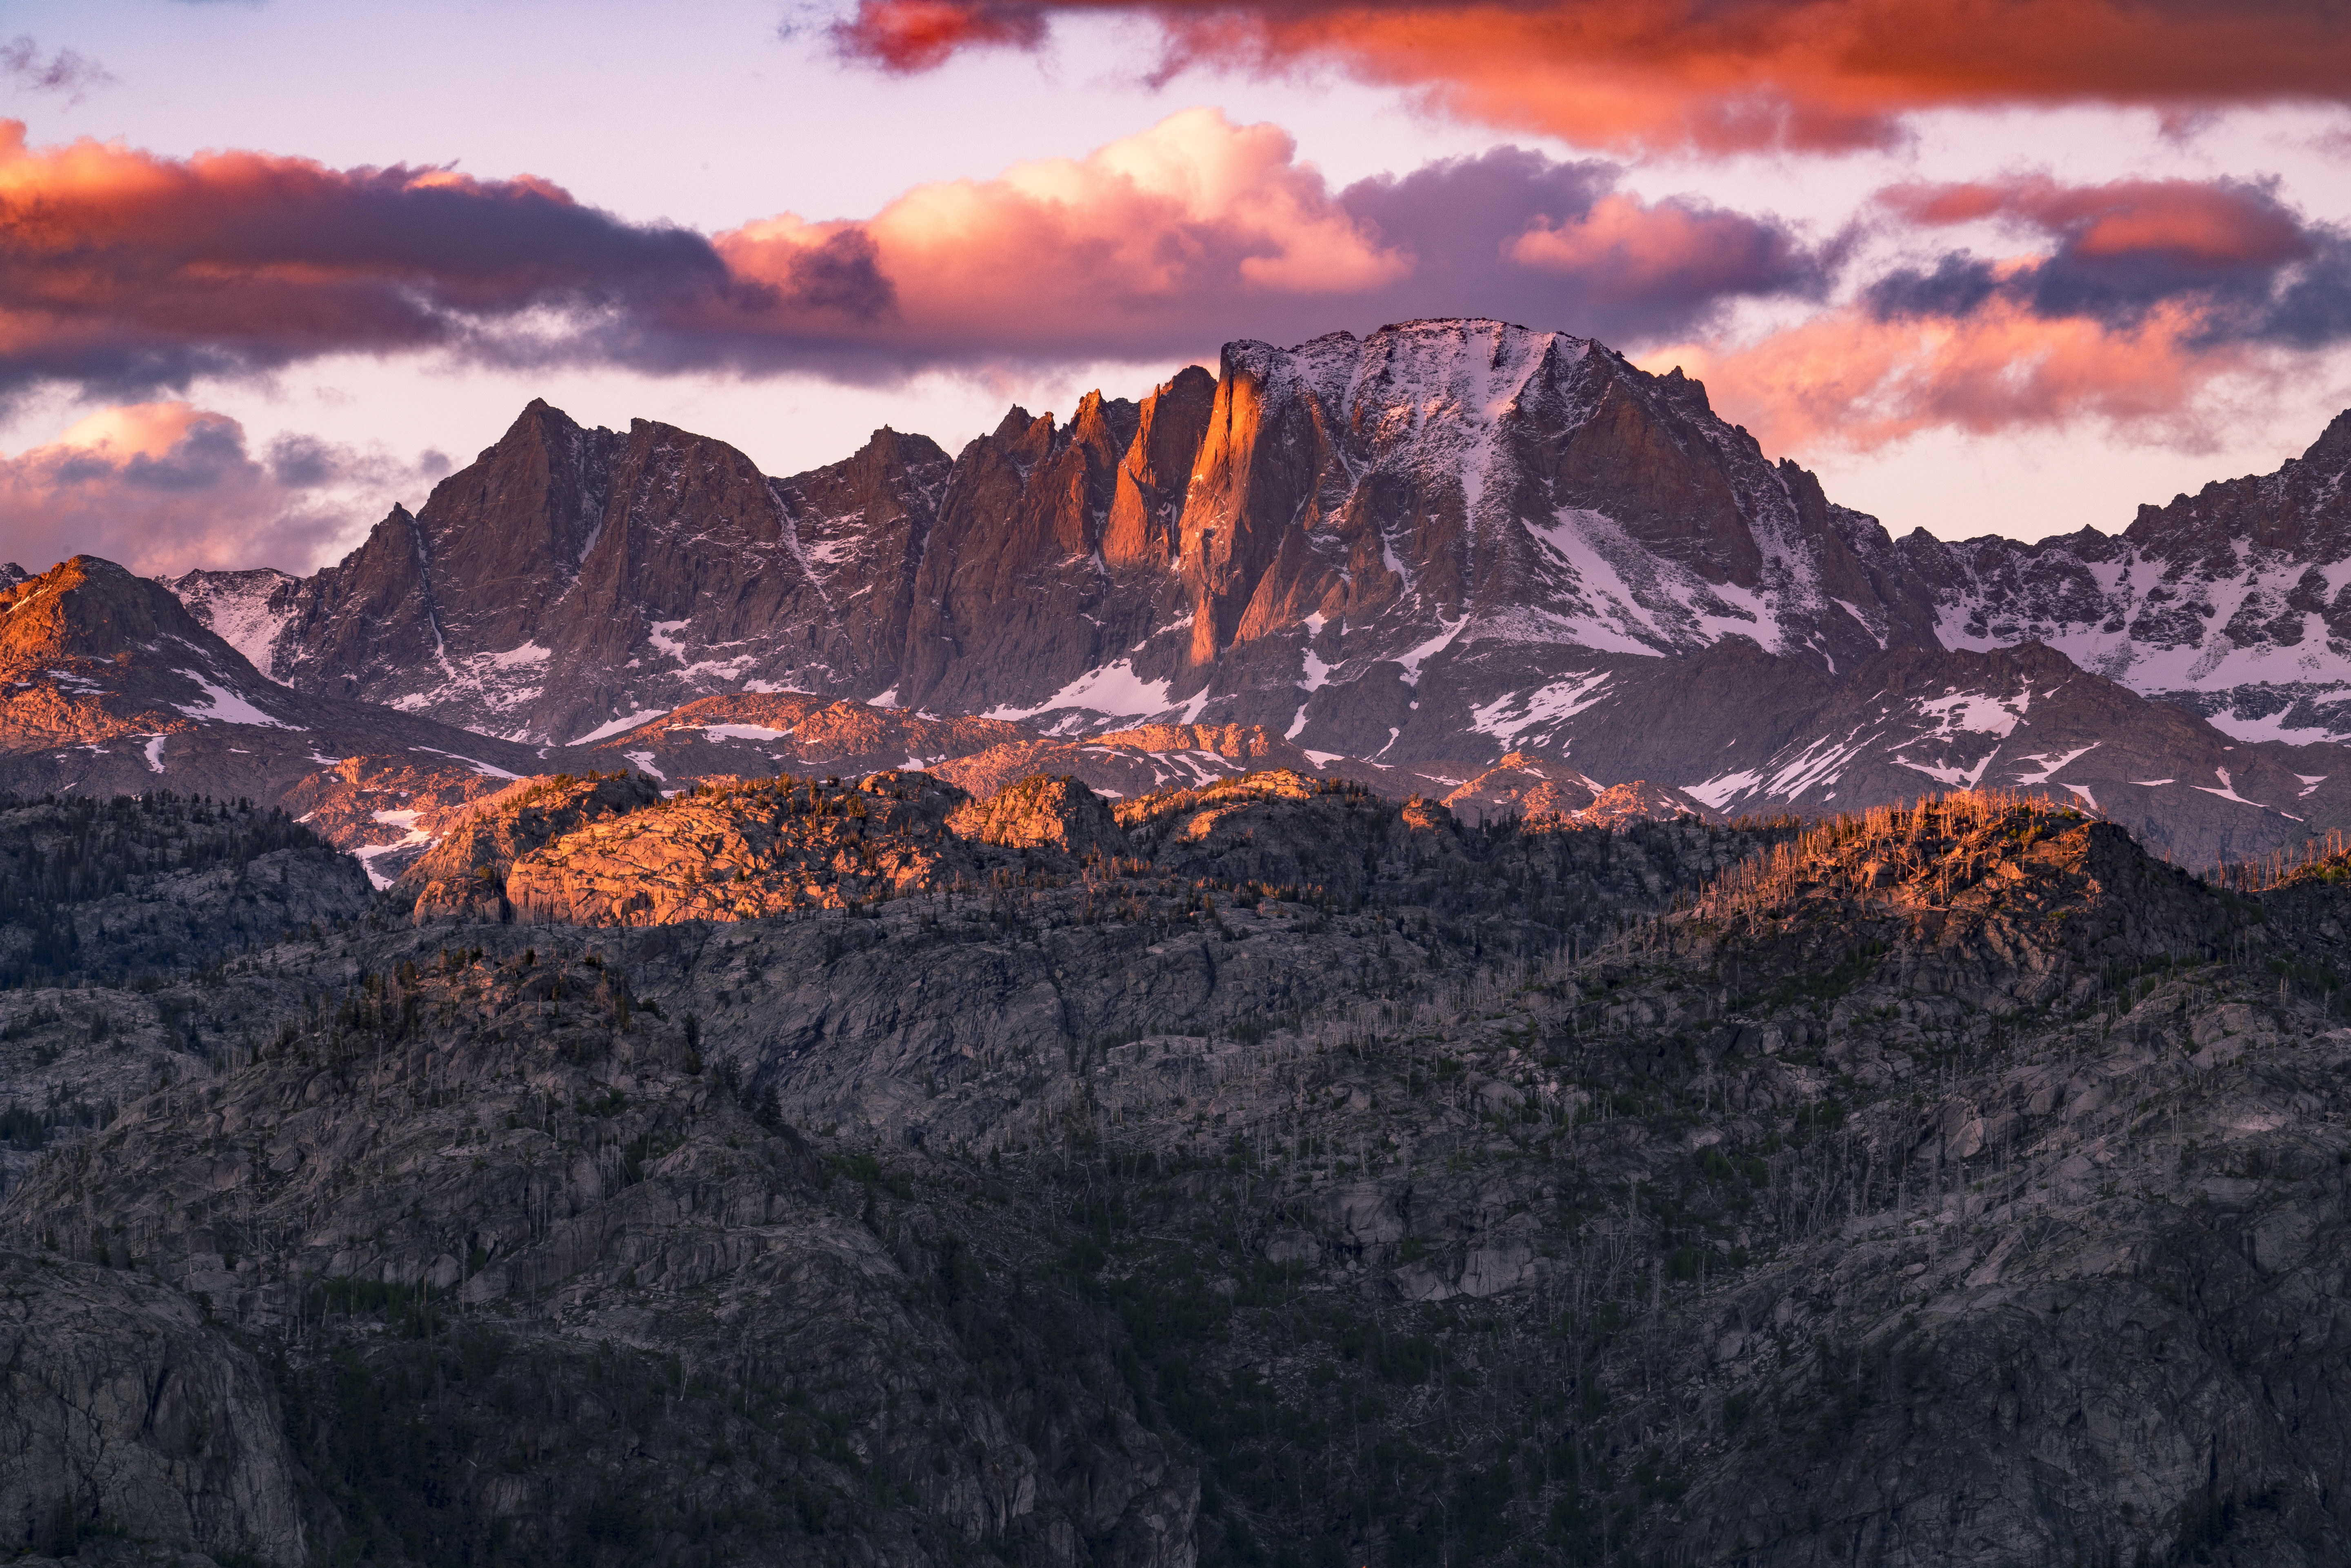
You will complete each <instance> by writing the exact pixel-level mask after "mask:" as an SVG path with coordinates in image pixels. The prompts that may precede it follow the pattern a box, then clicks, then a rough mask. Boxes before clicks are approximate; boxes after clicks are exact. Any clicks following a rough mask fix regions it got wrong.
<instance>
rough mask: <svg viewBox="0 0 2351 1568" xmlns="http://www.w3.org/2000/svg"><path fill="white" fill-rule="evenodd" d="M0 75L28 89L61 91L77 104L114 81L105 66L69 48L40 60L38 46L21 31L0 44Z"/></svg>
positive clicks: (67, 99)
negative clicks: (92, 91) (95, 90)
mask: <svg viewBox="0 0 2351 1568" xmlns="http://www.w3.org/2000/svg"><path fill="white" fill-rule="evenodd" d="M0 76H5V77H6V78H8V79H9V80H10V81H13V82H15V83H16V85H17V86H18V87H20V88H22V89H26V91H28V92H54V93H62V94H64V95H65V99H66V101H67V102H68V103H79V102H80V101H81V100H82V99H84V98H85V97H87V96H89V92H90V90H91V89H94V88H101V87H106V86H109V85H110V84H111V83H112V82H113V80H114V76H113V73H111V72H110V71H109V70H108V69H107V68H105V67H104V66H102V65H99V63H98V62H97V61H96V60H94V59H91V58H90V57H89V56H88V55H84V54H79V53H77V52H76V51H74V50H72V49H58V50H56V51H55V52H53V53H52V54H50V56H49V57H48V58H47V59H43V58H42V57H41V47H40V45H38V44H37V43H35V42H34V41H33V40H32V39H31V38H30V37H26V36H25V35H24V34H22V33H19V34H18V35H17V36H16V37H13V38H11V39H9V40H8V41H7V42H6V43H5V44H0Z"/></svg>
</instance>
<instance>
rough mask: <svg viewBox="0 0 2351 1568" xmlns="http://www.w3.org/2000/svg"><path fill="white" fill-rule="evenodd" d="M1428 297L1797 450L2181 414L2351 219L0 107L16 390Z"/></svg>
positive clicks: (1237, 137)
mask: <svg viewBox="0 0 2351 1568" xmlns="http://www.w3.org/2000/svg"><path fill="white" fill-rule="evenodd" d="M1889 256H1891V257H1892V258H1893V259H1890V260H1889V259H1887V258H1888V257H1889ZM1436 316H1486V317H1498V318H1501V319H1507V320H1513V321H1518V322H1522V323H1525V324H1528V325H1531V326H1536V327H1541V328H1545V329H1566V330H1570V331H1573V332H1576V333H1579V334H1583V335H1587V336H1592V337H1596V338H1599V339H1601V340H1604V341H1606V342H1608V343H1610V344H1612V345H1614V346H1616V347H1619V348H1623V349H1625V350H1628V351H1630V352H1633V353H1635V355H1636V356H1638V357H1640V358H1642V359H1644V360H1646V361H1654V362H1657V363H1660V364H1661V365H1662V364H1664V363H1668V362H1671V358H1672V357H1674V356H1678V357H1679V358H1681V360H1682V361H1683V362H1684V363H1685V364H1686V365H1688V366H1690V367H1691V368H1693V369H1698V370H1700V371H1701V373H1704V374H1706V375H1707V376H1708V380H1709V382H1711V383H1712V384H1713V387H1714V391H1715V393H1716V397H1717V401H1718V404H1719V406H1720V407H1721V408H1722V409H1723V410H1724V412H1725V413H1727V414H1729V416H1730V417H1732V418H1734V419H1737V420H1739V421H1740V422H1742V423H1748V424H1750V426H1752V427H1754V428H1756V429H1757V431H1758V433H1759V434H1761V435H1763V436H1764V437H1765V438H1766V440H1767V441H1768V442H1769V443H1770V444H1772V445H1773V446H1774V447H1775V449H1777V450H1781V451H1799V452H1801V451H1805V450H1808V449H1812V448H1815V447H1819V446H1822V445H1842V446H1847V447H1866V446H1872V445H1879V444H1886V443H1889V442H1895V441H1899V440H1901V439H1902V438H1904V437H1905V436H1906V435H1908V434H1913V433H1915V432H1917V431H1918V430H1922V429H1926V428H1928V427H1932V426H1938V425H1939V426H1946V427H1950V428H1956V429H1963V430H1969V431H1975V432H1988V431H1996V430H2000V429H2003V428H2010V427H2014V426H2022V425H2051V424H2055V425H2063V424H2066V423H2072V422H2074V421H2079V420H2084V419H2091V420H2101V421H2105V422H2107V423H2113V424H2116V425H2121V426H2129V427H2131V428H2133V429H2135V430H2138V431H2142V432H2151V433H2157V434H2158V437H2159V438H2162V439H2171V438H2173V437H2174V436H2176V435H2177V434H2179V432H2180V431H2181V430H2183V429H2186V428H2189V426H2191V425H2192V424H2193V423H2194V422H2195V421H2196V420H2197V419H2199V418H2200V417H2202V413H2201V410H2202V406H2203V405H2202V400H2204V399H2205V395H2206V390H2207V389H2208V388H2209V387H2210V386H2211V385H2213V384H2215V382H2216V378H2226V377H2231V376H2235V377H2244V376H2248V375H2252V376H2256V377H2258V376H2259V375H2262V374H2276V373H2279V367H2282V366H2287V365H2291V364H2293V363H2294V362H2297V361H2296V356H2302V357H2303V360H2304V362H2306V361H2307V356H2309V355H2310V354H2312V353H2314V352H2320V351H2331V350H2334V349H2335V348H2336V347H2338V346H2339V345H2341V344H2343V343H2345V342H2346V341H2351V248H2347V247H2346V239H2345V236H2344V235H2342V234H2341V233H2340V232H2339V231H2338V230H2336V229H2335V228H2333V227H2330V226H2329V225H2325V224H2322V223H2316V222H2313V221H2310V220H2308V219H2306V218H2304V216H2303V215H2302V214H2299V213H2297V212H2296V211H2295V210H2294V209H2293V208H2292V207H2291V206H2290V205H2288V204H2286V203H2285V202H2284V201H2283V199H2282V198H2281V197H2280V196H2279V195H2278V193H2277V192H2276V191H2275V190H2274V189H2273V188H2272V187H2269V186H2266V185H2262V184H2260V183H2246V182H2241V181H2227V180H2220V181H2205V182H2191V181H2136V182H2125V183H2110V184H2105V185H2069V184H2065V183H2061V182H2058V181H2056V180H2053V179H2051V178H2047V177H2043V176H2015V177H2004V178H2002V179H2001V180H1998V181H1991V182H1981V183H1963V184H1940V185H1931V186H1928V185H1912V186H1902V187H1897V188H1895V189H1892V190H1888V191H1885V192H1881V193H1879V194H1878V195H1877V197H1876V198H1875V199H1874V200H1872V201H1869V202H1866V203H1865V204H1863V206H1862V208H1861V210H1860V211H1859V212H1858V213H1857V214H1856V215H1855V217H1854V218H1852V219H1851V220H1850V221H1848V222H1846V223H1845V225H1844V226H1843V227H1842V228H1841V229H1840V230H1839V231H1838V232H1837V233H1836V234H1834V235H1828V236H1825V237H1823V236H1820V235H1813V234H1810V233H1807V232H1806V231H1804V230H1802V229H1800V228H1798V227H1797V226H1795V225H1792V224H1790V223H1787V222H1785V221H1783V220H1782V219H1780V218H1778V217H1776V216H1774V215H1771V214H1766V213H1752V212H1741V211H1737V210H1733V209H1731V208H1728V207H1725V206H1721V205H1717V204H1709V203H1708V202H1705V201H1701V200H1698V199H1694V198H1691V197H1687V196H1678V195H1670V194H1667V195H1658V196H1654V197H1653V196H1650V195H1646V194H1644V193H1641V192H1640V191H1638V190H1636V189H1634V188H1632V187H1631V186H1630V184H1629V183H1628V176H1627V173H1626V172H1625V169H1624V168H1623V167H1622V166H1621V165H1619V164H1617V163H1614V162H1607V161H1602V160H1568V161H1562V160H1560V159H1557V158H1554V157H1552V156H1549V155H1546V154H1544V153H1541V152H1532V151H1529V150H1526V149H1522V148H1518V147H1512V146H1501V147H1496V148H1493V149H1491V150H1489V151H1488V152H1483V153H1480V154H1479V155H1477V156H1474V157H1465V158H1456V159H1450V160H1446V161H1442V162H1431V163H1428V164H1425V165H1423V166H1422V167H1420V168H1418V169H1415V170H1412V171H1409V172H1402V173H1398V174H1394V175H1381V176H1378V177H1375V178H1371V179H1366V180H1362V181H1358V182H1356V183H1352V184H1348V185H1346V186H1344V187H1334V186H1333V185H1332V183H1330V182H1329V181H1328V180H1326V179H1325V177H1324V176H1323V175H1322V172H1320V171H1319V170H1318V169H1317V168H1315V166H1314V165H1312V164H1311V163H1309V162H1303V161H1301V158H1300V156H1299V152H1298V149H1297V146H1296V144H1295V143H1294V141H1292V139H1291V138H1290V135H1289V134H1288V133H1287V132H1286V131H1283V130H1282V129H1281V128H1280V127H1279V126H1275V125H1270V124H1237V123H1235V122H1233V121H1232V120H1228V118H1226V117H1225V116H1224V115H1223V114H1222V113H1220V112H1219V111H1217V110H1208V109H1198V110H1186V111H1183V112H1181V113H1178V114H1175V115H1173V116H1170V117H1168V118H1167V119H1165V120H1162V121H1160V122H1159V123H1158V124H1156V125H1155V126H1152V127H1150V128H1149V129H1147V130H1145V131H1140V132H1138V133H1136V134H1134V135H1131V136H1127V137H1123V138H1121V139H1119V140H1117V141H1111V142H1108V143H1106V144H1105V145H1103V146H1101V147H1099V148H1097V149H1095V150H1094V151H1093V152H1090V153H1088V154H1086V155H1084V156H1082V157H1075V158H1054V159H1044V160H1038V161H1035V162H1025V163H1019V164H1015V165H1013V166H1012V167H1010V168H1008V169H1006V170H1005V171H1004V172H1001V173H999V174H997V175H995V176H993V177H991V178H987V179H965V180H956V181H946V182H936V183H926V184H922V185H917V186H915V187H914V188H912V189H910V190H908V191H906V192H904V193H902V194H900V195H898V196H896V197H894V198H893V199H892V200H890V201H888V202H886V203H884V204H882V206H881V207H880V208H879V209H878V210H876V211H874V212H872V214H868V215H865V216H862V217H853V218H840V219H831V220H818V219H810V218H806V217H802V216H800V215H799V214H790V213H785V214H777V215H774V216H770V217H764V218H759V219H757V220H755V221H752V222H748V223H746V224H744V225H741V226H739V227H737V228H732V229H727V230H725V231H723V232H720V233H717V234H715V235H700V234H695V233H691V232H688V231H684V230H680V229H676V228H672V227H665V226H662V225H633V224H631V223H628V222H626V221H624V220H622V219H621V218H618V217H615V216H613V215H612V214H607V213H602V212H600V211H598V210H596V209H594V208H592V207H590V206H587V205H585V204H581V203H580V202H578V201H577V200H575V199H574V198H573V197H572V196H571V195H570V194H569V193H566V192H564V191H562V190H560V189H559V188H557V187H555V186H553V185H550V184H548V183H545V182H543V181H538V180H532V179H516V180H505V181H493V180H475V179H472V178H468V177H464V176H460V175H457V174H455V173H453V172H450V171H447V170H441V169H424V170H418V169H408V168H392V169H370V168H361V169H353V170H340V171H339V170H334V169H329V168H327V167H325V166H323V165H320V164H318V163H315V162H307V161H303V160H298V159H286V158H277V157H269V156H265V155H261V154H256V153H213V154H206V155H204V156H201V157H197V158H192V159H185V160H179V159H169V158H163V157H160V156H157V155H154V154H151V153H146V152H138V151H135V150H132V149H129V148H126V147H124V146H121V145H120V144H115V143H96V142H89V141H79V142H74V143H71V144H68V145H65V146H60V147H47V148H36V147H31V146H28V145H27V144H26V140H25V136H24V131H23V128H22V127H21V126H16V125H13V124H10V123H8V122H5V121H0V399H5V396H6V395H7V394H8V393H9V392H23V391H25V390H26V389H29V388H33V387H36V386H41V385H63V386H66V387H68V388H71V389H73V390H75V391H78V392H80V393H81V394H82V395H84V396H87V397H91V398H93V399H101V400H104V401H107V402H117V403H134V402H149V401H153V400H157V399H168V398H170V397H172V396H173V395H183V396H184V395H187V394H188V393H189V392H190V391H191V389H192V388H193V386H194V385H195V383H197V382H200V381H202V380H203V379H204V378H206V377H216V378H235V377H246V378H252V377H256V376H266V375H267V374H268V373H270V372H272V371H277V370H278V369H280V368H282V367H286V366H289V365H293V364H296V363H298V362H300V361H306V360H313V359H322V358H324V357H326V356H329V355H336V354H350V353H354V352H356V353H361V354H372V355H375V356H379V357H390V356H396V355H405V356H425V357H426V358H425V359H424V360H423V362H424V363H427V364H433V365H436V366H437V365H439V364H441V363H443V362H444V361H455V362H456V363H457V364H458V365H459V366H460V367H463V366H466V365H487V366H492V367H502V368H506V369H510V370H511V369H521V370H524V371H545V370H549V369H555V368H564V369H577V368H581V367H585V368H588V369H590V370H603V369H620V370H627V371H641V372H653V373H661V374H679V375H701V376H719V377H736V376H749V377H758V376H769V375H779V374H813V375H816V376H819V377H823V378H830V379H831V380H833V381H835V382H858V383H865V384H888V383H893V382H898V381H899V380H901V379H902V378H905V377H909V376H913V375H916V374H919V373H921V372H925V371H956V372H970V373H973V374H977V375H981V376H987V375H990V374H994V373H998V372H1027V371H1051V370H1057V369H1061V368H1068V367H1074V366H1099V365H1106V364H1113V363H1125V364H1134V363H1144V364H1150V365H1155V366H1165V365H1171V364H1173V363H1180V362H1182V361H1184V360H1186V359H1210V358H1211V357H1212V356H1213V355H1214V354H1215V352H1216V350H1217V347H1218V345H1220V344H1221V343H1223V342H1226V341H1228V340H1233V339H1237V338H1258V339H1264V340H1271V341H1274V342H1280V343H1294V342H1300V341H1303V340H1307V339H1310V338H1313V337H1317V336H1320V335H1322V333H1325V332H1328V331H1330V330H1332V329H1334V328H1342V327H1343V328H1349V329H1354V330H1357V331H1368V330H1371V329H1374V328H1377V327H1378V326H1381V325H1383V324H1384V323H1386V322H1391V321H1397V320H1405V319H1413V318H1416V317H1436ZM1759 320H1769V321H1773V322H1777V323H1779V324H1780V325H1779V327H1778V329H1776V330H1773V331H1771V332H1769V333H1768V334H1766V335H1763V336H1761V337H1754V336H1751V335H1750V337H1748V338H1746V339H1743V340H1742V339H1734V338H1733V336H1732V334H1733V333H1735V332H1737V331H1740V330H1747V331H1749V332H1750V334H1751V333H1752V331H1753V329H1752V327H1751V325H1750V324H1751V323H1753V322H1755V321H1759ZM155 460H156V461H161V459H155ZM142 472H143V471H142ZM127 473H128V470H126V474H127ZM124 482H125V483H129V482H130V480H129V479H128V478H127V477H126V479H125V481H124ZM287 483H290V481H287ZM297 487H298V486H297ZM273 504H274V503H273ZM374 509H375V510H376V511H378V512H379V513H380V511H381V508H380V507H376V508H374ZM313 510H315V508H306V507H293V508H292V509H291V510H290V511H288V512H287V513H286V515H287V516H308V515H311V512H312V511H313ZM273 515H276V514H273Z"/></svg>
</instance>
